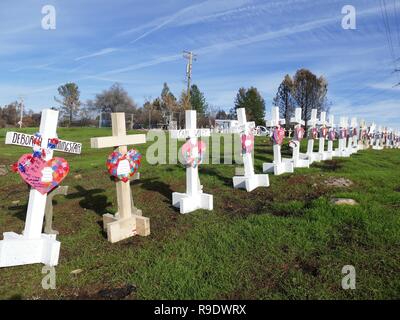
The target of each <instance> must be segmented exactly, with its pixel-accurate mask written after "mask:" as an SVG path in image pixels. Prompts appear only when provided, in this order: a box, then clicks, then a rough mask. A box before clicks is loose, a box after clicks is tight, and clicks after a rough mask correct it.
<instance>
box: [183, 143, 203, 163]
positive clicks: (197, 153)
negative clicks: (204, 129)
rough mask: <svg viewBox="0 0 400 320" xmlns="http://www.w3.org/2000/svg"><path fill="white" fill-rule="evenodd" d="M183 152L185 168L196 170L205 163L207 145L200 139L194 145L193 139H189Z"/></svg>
mask: <svg viewBox="0 0 400 320" xmlns="http://www.w3.org/2000/svg"><path fill="white" fill-rule="evenodd" d="M196 149H197V150H196ZM181 152H182V156H183V160H184V162H185V166H187V167H192V168H196V167H197V166H198V165H200V164H201V163H202V162H203V159H204V154H205V152H206V144H205V142H204V141H201V140H198V139H196V140H195V142H194V143H193V142H192V140H191V139H188V140H187V141H186V142H185V143H184V145H183V146H182V150H181Z"/></svg>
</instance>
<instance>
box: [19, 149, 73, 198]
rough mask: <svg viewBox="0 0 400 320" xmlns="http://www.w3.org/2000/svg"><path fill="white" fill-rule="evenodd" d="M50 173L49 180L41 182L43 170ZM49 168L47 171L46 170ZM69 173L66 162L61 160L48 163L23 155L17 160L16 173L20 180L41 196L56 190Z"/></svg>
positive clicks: (52, 160) (41, 159)
mask: <svg viewBox="0 0 400 320" xmlns="http://www.w3.org/2000/svg"><path fill="white" fill-rule="evenodd" d="M45 168H46V170H48V171H49V172H51V176H49V177H48V178H49V179H46V180H45V181H42V178H43V170H44V169H45ZM47 168H49V169H47ZM68 172H69V165H68V162H67V161H66V160H65V159H63V158H57V157H56V158H53V159H50V160H48V161H46V160H44V159H43V158H40V157H32V155H31V154H24V155H23V156H22V157H21V158H19V160H18V173H19V175H20V176H21V177H22V179H23V180H24V181H25V182H26V183H28V184H29V185H30V186H31V187H32V188H33V189H35V190H37V191H39V192H40V193H41V194H46V193H49V192H50V191H51V190H53V189H54V188H56V187H57V186H58V185H59V184H60V183H61V181H63V180H64V178H65V177H66V176H67V174H68Z"/></svg>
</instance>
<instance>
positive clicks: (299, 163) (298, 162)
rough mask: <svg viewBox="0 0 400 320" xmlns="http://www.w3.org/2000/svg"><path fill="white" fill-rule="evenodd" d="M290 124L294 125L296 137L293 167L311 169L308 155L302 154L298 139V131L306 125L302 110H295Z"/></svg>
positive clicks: (294, 140)
mask: <svg viewBox="0 0 400 320" xmlns="http://www.w3.org/2000/svg"><path fill="white" fill-rule="evenodd" d="M290 122H291V123H292V124H294V129H295V130H294V137H293V146H292V147H293V156H292V159H293V166H294V167H295V168H309V167H310V161H309V160H308V159H307V155H305V154H304V155H303V154H300V141H298V140H297V137H296V129H299V128H301V127H302V126H303V125H304V120H303V119H302V118H301V108H296V109H295V114H294V117H292V118H291V119H290Z"/></svg>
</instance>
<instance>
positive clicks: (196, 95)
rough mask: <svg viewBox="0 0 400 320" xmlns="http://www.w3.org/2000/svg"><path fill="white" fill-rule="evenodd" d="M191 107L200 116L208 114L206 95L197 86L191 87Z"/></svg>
mask: <svg viewBox="0 0 400 320" xmlns="http://www.w3.org/2000/svg"><path fill="white" fill-rule="evenodd" d="M190 105H191V107H192V109H193V110H196V111H197V113H199V114H202V115H205V114H206V113H207V109H208V105H207V102H206V99H205V97H204V94H203V93H202V92H201V91H200V90H199V88H198V87H197V85H195V84H193V85H192V86H191V87H190Z"/></svg>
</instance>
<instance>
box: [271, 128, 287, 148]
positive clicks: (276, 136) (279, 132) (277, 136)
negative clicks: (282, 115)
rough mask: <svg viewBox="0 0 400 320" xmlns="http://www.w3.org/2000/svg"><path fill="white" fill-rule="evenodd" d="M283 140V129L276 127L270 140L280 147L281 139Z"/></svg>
mask: <svg viewBox="0 0 400 320" xmlns="http://www.w3.org/2000/svg"><path fill="white" fill-rule="evenodd" d="M284 138H285V129H283V128H282V127H276V128H275V129H274V132H273V133H272V140H273V141H274V143H275V144H279V145H282V143H283V139H284Z"/></svg>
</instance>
